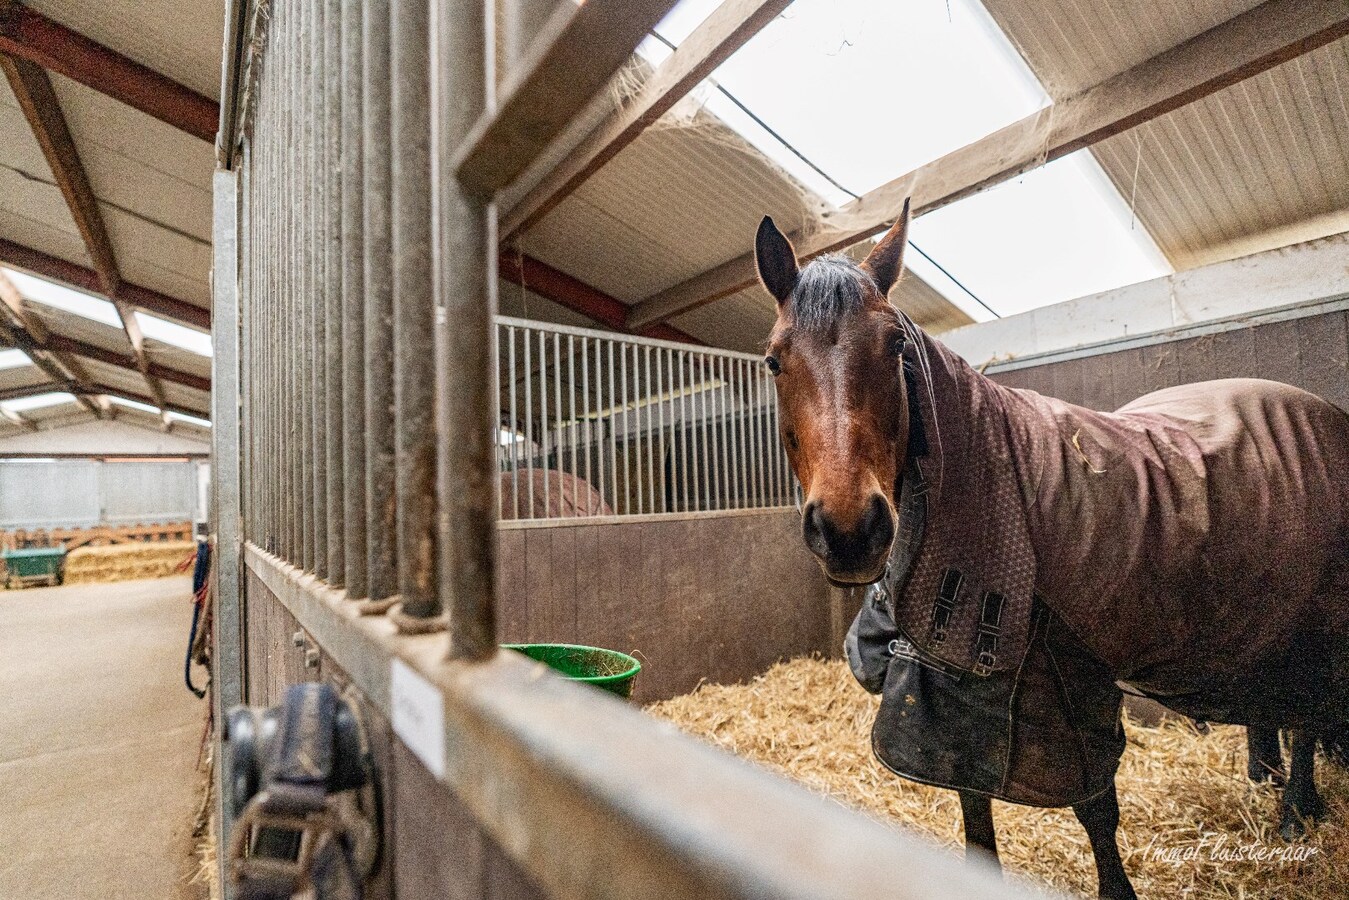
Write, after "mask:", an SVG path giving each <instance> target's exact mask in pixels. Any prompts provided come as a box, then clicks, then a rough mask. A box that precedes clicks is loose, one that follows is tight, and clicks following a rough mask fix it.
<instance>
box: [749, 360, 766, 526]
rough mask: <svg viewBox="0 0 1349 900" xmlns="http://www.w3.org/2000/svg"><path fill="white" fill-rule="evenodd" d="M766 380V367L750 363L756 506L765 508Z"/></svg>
mask: <svg viewBox="0 0 1349 900" xmlns="http://www.w3.org/2000/svg"><path fill="white" fill-rule="evenodd" d="M762 378H764V367H762V366H759V364H758V363H750V385H751V387H753V394H751V395H753V398H754V399H753V402H754V418H753V420H750V421H751V424H753V428H754V453H753V460H754V471H753V482H754V506H765V503H764V456H762V455H764V385H762V383H761V379H762Z"/></svg>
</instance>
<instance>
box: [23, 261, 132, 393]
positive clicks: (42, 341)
mask: <svg viewBox="0 0 1349 900" xmlns="http://www.w3.org/2000/svg"><path fill="white" fill-rule="evenodd" d="M0 337H3V338H4V339H5V340H6V341H7V342H9V343H11V344H13V345H14V346H16V347H19V348H20V349H22V350H23V352H24V353H26V354H28V358H29V359H31V360H32V361H33V364H34V365H36V366H37V367H38V368H40V369H41V370H42V371H43V372H45V373H46V374H47V376H48V377H49V378H51V379H52V380H54V381H56V382H59V383H61V384H63V385H65V386H66V387H67V388H68V389H69V390H70V391H71V392H72V393H75V394H76V397H77V399H78V400H79V402H80V405H82V406H83V407H84V408H85V409H87V410H89V411H90V412H91V413H93V414H94V415H96V416H98V417H99V418H103V416H104V414H105V413H106V411H107V403H106V401H104V400H102V398H98V397H94V396H89V395H88V394H87V393H84V392H87V391H89V385H90V383H91V382H90V378H89V373H88V372H86V371H85V370H84V367H83V366H82V365H80V364H79V362H78V361H76V360H75V359H72V358H71V357H70V356H69V355H68V354H66V353H64V352H62V351H59V350H55V349H53V348H52V347H51V345H50V340H51V334H50V333H49V332H48V331H47V327H46V325H44V324H43V322H42V320H41V319H39V318H38V317H37V316H34V315H32V313H31V312H30V311H29V310H28V308H27V307H25V306H24V303H23V297H21V296H20V295H19V291H18V289H17V288H16V287H15V286H14V282H12V281H10V280H9V277H8V276H6V275H5V273H4V272H0Z"/></svg>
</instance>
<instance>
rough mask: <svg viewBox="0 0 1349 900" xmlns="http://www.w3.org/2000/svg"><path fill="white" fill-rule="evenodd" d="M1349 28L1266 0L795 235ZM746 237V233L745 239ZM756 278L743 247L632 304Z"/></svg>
mask: <svg viewBox="0 0 1349 900" xmlns="http://www.w3.org/2000/svg"><path fill="white" fill-rule="evenodd" d="M1346 34H1349V3H1344V2H1334V3H1323V2H1308V0H1266V2H1265V3H1262V4H1261V5H1260V6H1257V7H1255V8H1254V9H1252V10H1250V11H1248V12H1246V13H1243V14H1241V15H1239V16H1236V17H1235V18H1233V19H1230V20H1228V21H1227V22H1224V23H1223V24H1221V25H1217V26H1215V27H1214V28H1211V29H1209V30H1208V31H1206V32H1204V33H1202V34H1200V35H1198V36H1196V37H1194V38H1191V39H1190V40H1188V41H1185V42H1184V43H1182V44H1180V45H1179V46H1177V47H1173V48H1172V49H1170V50H1167V51H1166V52H1164V53H1162V54H1160V55H1158V56H1155V57H1153V58H1152V59H1149V60H1147V61H1145V62H1142V63H1140V64H1139V65H1137V66H1134V67H1133V68H1132V69H1129V70H1128V71H1126V72H1122V73H1120V74H1119V75H1116V76H1114V77H1112V78H1108V79H1106V80H1105V81H1104V82H1102V83H1101V84H1099V85H1097V86H1095V87H1093V88H1089V89H1087V90H1085V91H1083V92H1081V93H1080V94H1077V95H1075V96H1073V97H1069V98H1066V99H1064V100H1061V101H1059V102H1058V103H1055V104H1054V105H1053V106H1052V107H1049V108H1047V109H1044V110H1041V111H1039V112H1037V113H1034V114H1033V115H1030V116H1027V117H1026V118H1024V119H1022V120H1020V121H1018V122H1015V123H1013V124H1011V125H1008V126H1007V127H1006V128H1002V129H1000V130H998V131H995V132H994V133H993V134H990V135H988V136H987V137H984V138H982V139H980V140H978V141H975V142H974V143H972V144H969V145H967V146H965V147H962V148H961V149H959V150H957V151H955V152H954V153H949V154H947V155H946V156H943V157H941V158H940V159H937V160H934V161H933V162H930V163H928V164H927V165H924V166H921V167H920V168H918V169H915V170H914V171H912V172H909V173H908V174H906V175H902V176H900V177H899V178H896V179H894V180H893V181H890V182H889V183H887V184H884V185H882V186H881V187H879V188H877V189H876V190H874V191H870V192H868V193H867V194H865V195H863V196H862V197H860V198H859V199H857V200H854V201H853V202H851V203H849V204H847V205H846V206H844V207H842V208H840V209H839V210H837V211H836V212H835V213H834V214H832V215H830V216H827V217H826V218H825V221H824V222H823V224H822V226H821V227H820V228H818V229H816V230H814V231H811V232H810V233H800V232H798V233H796V234H793V235H792V236H791V238H792V243H793V244H794V245H795V246H796V248H797V253H798V254H799V255H800V256H801V257H802V258H809V257H812V256H818V255H819V254H821V253H828V252H832V251H836V250H841V249H843V248H845V247H848V246H851V245H852V244H855V243H857V242H858V241H860V240H863V239H865V238H867V237H870V236H871V235H873V234H876V233H877V232H879V231H881V230H883V229H884V228H886V227H887V226H888V225H890V224H891V223H893V222H894V221H895V219H896V218H897V217H898V216H899V213H900V210H901V209H902V208H903V206H904V201H905V199H906V198H907V197H909V196H910V195H912V197H913V211H914V214H915V215H922V214H924V213H928V212H931V211H933V210H935V209H939V208H941V207H943V206H946V205H947V204H950V203H954V202H955V201H957V200H960V199H962V198H964V197H968V196H970V195H971V194H974V193H977V192H978V191H981V190H983V189H985V188H987V187H990V186H992V185H994V184H997V183H999V182H1002V181H1005V180H1007V179H1008V178H1012V177H1014V176H1016V175H1019V174H1021V173H1022V172H1025V171H1027V170H1029V169H1033V168H1035V167H1037V166H1040V165H1043V164H1044V163H1045V162H1047V161H1049V160H1054V159H1058V158H1059V157H1061V156H1066V155H1067V154H1069V153H1072V152H1074V151H1076V150H1081V149H1082V148H1084V147H1089V146H1091V145H1092V144H1094V143H1097V142H1099V141H1102V140H1105V139H1106V138H1108V137H1112V136H1113V135H1116V134H1119V133H1121V132H1123V131H1127V130H1128V129H1130V128H1133V127H1135V126H1137V125H1140V124H1142V123H1144V122H1147V121H1150V120H1152V119H1155V118H1157V117H1158V116H1162V115H1165V114H1166V113H1168V112H1171V111H1173V110H1175V109H1179V108H1180V107H1182V106H1185V105H1186V104H1189V103H1193V102H1194V101H1196V100H1199V99H1202V98H1203V97H1207V96H1209V95H1210V94H1213V93H1215V92H1217V91H1220V90H1222V89H1223V88H1226V87H1230V86H1231V85H1233V84H1236V83H1238V82H1240V81H1242V80H1244V79H1247V78H1250V77H1251V76H1253V75H1257V74H1259V73H1261V72H1264V71H1267V70H1269V69H1271V68H1273V67H1274V66H1277V65H1279V64H1280V63H1284V62H1287V61H1288V60H1290V59H1294V58H1296V57H1298V56H1301V55H1302V54H1304V53H1308V52H1310V51H1312V50H1315V49H1316V48H1318V47H1322V46H1324V45H1326V44H1328V43H1330V42H1331V41H1334V40H1336V39H1338V38H1340V37H1343V36H1345V35H1346ZM746 243H748V238H747V240H746ZM755 281H756V273H755V267H754V256H753V254H752V253H747V254H745V255H743V256H739V257H736V258H735V259H732V260H730V261H728V262H726V263H723V264H722V265H720V266H717V267H716V268H714V269H710V270H709V271H707V272H703V273H702V274H700V275H696V276H694V277H693V278H690V279H688V280H686V281H684V282H681V283H680V284H677V285H675V286H673V287H671V288H669V289H667V290H665V291H662V292H660V293H658V294H655V295H654V296H652V297H649V298H647V299H645V300H643V301H641V302H640V303H637V304H635V305H634V306H633V307H632V311H631V312H630V313H629V315H628V319H627V323H628V326H629V327H630V328H643V327H646V326H649V325H652V324H654V323H656V322H661V321H664V320H666V319H668V318H670V317H672V316H677V315H679V314H680V313H684V312H687V311H689V310H691V309H695V308H697V307H699V306H702V305H703V304H705V303H710V302H712V301H713V300H718V299H720V298H722V297H726V296H729V295H731V294H734V293H735V292H737V291H739V290H742V289H744V288H746V287H749V286H750V285H752V284H754V283H755Z"/></svg>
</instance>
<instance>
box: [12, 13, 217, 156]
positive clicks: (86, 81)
mask: <svg viewBox="0 0 1349 900" xmlns="http://www.w3.org/2000/svg"><path fill="white" fill-rule="evenodd" d="M0 52H3V53H7V54H9V55H10V56H12V57H15V58H17V59H23V60H27V61H28V62H31V63H33V64H35V65H39V66H41V67H42V68H44V69H47V70H49V71H52V72H56V73H58V74H61V75H64V76H66V77H67V78H69V79H71V80H72V81H77V82H79V83H80V84H82V85H84V86H85V87H87V88H91V89H93V90H95V91H98V92H99V93H101V94H104V95H105V96H108V97H111V98H112V99H114V100H116V101H118V102H120V103H125V104H126V105H127V106H130V107H132V108H133V109H137V110H140V111H141V112H143V113H145V114H146V115H148V116H153V117H154V118H156V119H159V120H160V121H161V122H165V123H167V124H169V125H172V126H173V127H174V128H177V129H179V130H180V131H184V132H186V133H188V134H190V135H192V136H193V137H196V138H200V139H201V140H203V141H214V140H215V132H216V128H217V125H218V123H219V120H220V105H219V104H218V103H216V102H215V101H214V100H212V99H210V98H209V97H204V96H202V95H201V94H198V93H197V92H196V91H194V90H192V89H190V88H187V87H184V86H183V85H181V84H179V83H178V82H176V81H174V80H173V79H171V78H169V77H168V76H166V75H161V74H160V73H159V72H156V71H155V70H153V69H151V68H149V67H147V66H143V65H141V64H140V63H138V62H135V61H133V60H131V59H129V58H127V57H125V56H123V55H122V54H120V53H118V52H116V51H115V50H111V49H109V48H107V47H105V46H103V45H102V44H100V43H98V42H96V41H92V40H90V39H89V38H87V37H85V36H84V35H82V34H80V33H78V32H76V31H72V30H71V29H69V28H67V27H66V26H64V25H62V24H61V23H60V22H55V21H53V20H51V19H49V18H47V17H46V16H44V15H42V14H41V13H39V12H35V11H34V10H31V9H29V8H28V7H26V6H24V5H23V4H22V3H20V2H18V0H0Z"/></svg>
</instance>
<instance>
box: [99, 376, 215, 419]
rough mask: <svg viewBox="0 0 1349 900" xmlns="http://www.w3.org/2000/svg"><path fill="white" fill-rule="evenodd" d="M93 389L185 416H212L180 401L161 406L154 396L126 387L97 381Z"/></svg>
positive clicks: (201, 417)
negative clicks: (179, 402)
mask: <svg viewBox="0 0 1349 900" xmlns="http://www.w3.org/2000/svg"><path fill="white" fill-rule="evenodd" d="M91 389H92V390H93V391H94V392H95V393H98V394H103V395H105V396H108V397H120V398H122V399H123V400H134V401H136V402H137V403H144V404H146V405H147V406H158V407H159V409H160V411H161V412H172V413H178V414H180V415H184V416H192V417H193V418H194V419H209V418H210V417H211V414H210V412H209V411H207V410H201V409H191V408H190V407H186V406H183V405H181V404H178V403H165V404H164V405H163V406H159V404H158V403H156V402H155V398H154V397H151V396H149V395H147V394H142V393H139V392H137V391H129V390H127V389H126V388H119V387H113V386H111V385H107V384H101V383H98V382H95V383H94V384H93V385H92V387H91Z"/></svg>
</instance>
